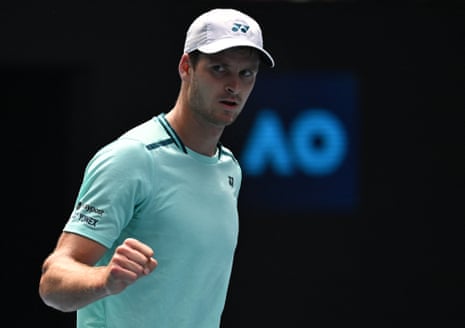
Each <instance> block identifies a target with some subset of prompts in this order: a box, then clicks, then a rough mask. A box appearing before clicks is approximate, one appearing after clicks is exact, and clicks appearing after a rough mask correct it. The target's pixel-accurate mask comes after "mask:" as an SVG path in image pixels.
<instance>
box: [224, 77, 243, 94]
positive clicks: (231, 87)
mask: <svg viewBox="0 0 465 328" xmlns="http://www.w3.org/2000/svg"><path fill="white" fill-rule="evenodd" d="M239 89H240V88H239V81H238V80H237V79H235V78H231V79H230V80H229V81H228V83H227V84H226V86H225V90H226V92H227V93H229V94H232V95H235V94H237V93H238V92H239Z"/></svg>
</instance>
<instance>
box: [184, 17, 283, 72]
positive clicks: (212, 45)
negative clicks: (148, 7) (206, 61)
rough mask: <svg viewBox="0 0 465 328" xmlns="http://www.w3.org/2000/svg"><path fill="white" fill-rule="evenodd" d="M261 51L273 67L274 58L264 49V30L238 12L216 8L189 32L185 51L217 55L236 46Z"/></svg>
mask: <svg viewBox="0 0 465 328" xmlns="http://www.w3.org/2000/svg"><path fill="white" fill-rule="evenodd" d="M239 46H247V47H252V48H255V49H257V50H259V51H260V52H261V53H262V54H263V55H264V56H263V57H264V58H265V59H266V60H267V62H268V65H269V66H270V67H273V66H274V60H273V57H271V55H270V54H269V53H268V51H266V50H265V49H263V38H262V31H261V29H260V26H259V25H258V23H257V22H256V21H255V20H254V19H253V18H252V17H250V16H248V15H246V14H244V13H242V12H240V11H238V10H235V9H212V10H210V11H207V12H206V13H204V14H202V15H200V16H199V17H197V18H196V19H195V20H194V21H193V22H192V24H191V26H190V27H189V29H188V30H187V34H186V42H185V44H184V52H186V53H189V52H192V51H194V50H199V51H200V52H203V53H206V54H213V53H217V52H220V51H223V50H225V49H228V48H232V47H239Z"/></svg>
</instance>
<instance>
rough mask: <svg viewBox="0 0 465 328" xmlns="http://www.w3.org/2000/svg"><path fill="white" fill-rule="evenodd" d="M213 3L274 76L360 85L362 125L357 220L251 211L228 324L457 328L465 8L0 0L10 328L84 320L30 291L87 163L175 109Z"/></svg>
mask: <svg viewBox="0 0 465 328" xmlns="http://www.w3.org/2000/svg"><path fill="white" fill-rule="evenodd" d="M216 6H220V7H229V6H234V7H236V8H238V9H242V10H244V11H246V12H247V13H249V14H250V15H251V16H253V17H254V18H256V19H257V20H258V21H259V22H260V24H261V25H262V29H263V32H264V38H265V46H266V47H267V48H269V49H270V51H271V52H272V53H273V55H274V57H275V59H276V62H277V66H276V69H274V71H273V74H280V72H286V71H288V70H293V71H295V70H300V69H303V70H305V69H329V70H331V69H335V70H337V69H344V70H345V69H350V70H353V71H355V72H357V76H358V78H359V79H360V81H359V82H360V108H359V110H360V117H361V121H360V127H361V128H360V129H361V130H360V145H359V148H360V159H359V160H360V181H359V184H360V186H361V188H360V204H359V205H358V207H357V209H356V210H355V211H352V212H350V213H338V214H335V213H333V214H327V213H319V212H316V211H310V210H309V211H304V212H293V211H291V210H289V212H285V211H280V212H271V211H268V212H267V211H263V212H262V211H251V210H248V207H247V204H241V232H240V239H239V246H238V250H237V257H236V262H235V267H234V272H233V276H232V281H231V289H230V293H229V295H228V299H227V304H226V309H225V312H224V316H223V326H222V327H224V328H226V327H347V326H353V327H425V326H428V327H463V326H464V322H465V320H464V319H465V315H464V306H465V304H464V303H465V302H464V301H465V300H464V296H465V295H464V287H465V286H464V270H463V261H464V238H463V234H464V231H465V230H464V225H463V222H464V218H465V217H464V209H463V207H464V203H465V202H464V186H465V179H464V178H465V175H464V172H463V171H464V168H465V161H464V156H463V155H464V150H465V147H464V144H465V142H464V141H465V135H464V134H465V133H464V130H465V107H464V105H465V94H464V91H465V89H464V87H465V83H464V80H465V51H464V45H465V43H464V41H465V6H464V4H463V2H462V1H437V2H427V1H421V2H420V1H419V2H409V1H405V2H392V3H390V2H386V3H384V4H380V3H377V2H373V3H364V2H345V1H344V2H337V1H327V2H324V1H321V2H318V1H316V2H308V3H297V2H294V3H285V2H266V1H261V2H239V1H236V2H216V3H215V2H210V3H208V2H199V3H196V2H192V3H191V4H184V3H182V2H171V3H168V4H165V3H162V2H161V1H160V2H156V1H140V2H127V4H123V3H120V2H108V3H106V4H103V3H99V4H92V3H90V2H89V3H85V2H65V1H63V2H56V3H54V2H50V1H37V2H22V1H18V2H15V3H14V4H11V5H6V4H2V5H1V6H0V8H1V16H0V83H1V98H0V101H1V102H0V106H1V107H0V108H1V114H2V123H3V124H2V126H3V128H2V132H1V137H2V164H3V177H2V180H3V181H2V186H3V194H2V195H3V196H2V199H3V202H2V208H3V211H2V213H3V225H2V228H3V236H2V237H3V238H2V255H3V256H2V260H3V265H2V275H1V277H2V278H3V279H2V284H3V287H4V290H5V291H6V293H5V292H4V295H9V296H8V297H7V298H5V299H4V301H6V303H7V305H6V307H5V306H4V310H3V311H8V312H9V311H11V312H12V311H15V314H14V316H13V324H12V326H16V327H23V326H27V325H28V323H30V322H33V323H37V325H40V326H41V325H46V326H48V327H71V326H72V324H73V322H74V313H67V314H65V313H60V312H58V311H55V310H53V309H51V308H48V307H46V306H45V305H44V304H43V303H42V302H41V301H40V299H39V297H38V293H37V287H38V280H39V276H40V265H41V263H42V260H43V259H44V258H45V256H46V255H47V254H48V253H49V252H50V251H51V250H52V249H53V247H54V245H55V242H56V239H57V237H58V234H59V233H60V231H61V228H62V226H63V224H64V223H65V221H66V220H67V217H68V215H69V213H70V210H71V207H72V204H73V202H74V198H75V196H76V193H77V188H78V186H79V183H80V181H81V177H82V171H83V169H84V166H85V164H86V163H87V161H88V160H89V159H90V156H91V155H92V154H93V153H94V152H95V151H96V150H97V149H98V148H99V147H100V146H101V145H103V144H105V143H107V142H108V141H110V140H112V139H113V138H114V137H115V136H117V135H119V134H120V133H122V132H124V131H125V130H126V129H128V128H130V127H132V126H134V125H136V124H138V123H140V122H142V121H144V120H146V119H148V118H150V117H151V116H153V115H155V114H157V113H160V112H163V111H167V109H169V108H170V107H171V106H172V105H173V104H174V101H175V99H176V96H177V92H178V88H179V78H178V75H177V64H178V60H179V57H180V55H181V52H182V46H183V42H184V35H185V31H186V29H187V27H188V25H189V24H190V22H191V21H192V19H193V18H194V17H195V16H197V15H198V14H200V13H201V12H202V11H204V10H205V9H209V8H211V7H216ZM258 83H259V82H258ZM335 96H337V95H335ZM235 133H240V131H239V132H238V131H237V130H235V128H234V126H233V127H231V128H230V129H228V130H227V131H226V133H225V135H224V140H223V142H224V143H225V144H227V145H228V144H234V140H235ZM234 150H235V152H237V153H240V149H234ZM246 181H247V179H246V177H245V181H244V188H246V185H247V182H246ZM284 192H286V191H284ZM257 197H259V195H258V194H257ZM8 312H4V318H7V317H8V316H9V313H8ZM22 312H23V314H21V313H22ZM12 313H13V312H12ZM196 328H197V327H196ZM199 328H200V327H199Z"/></svg>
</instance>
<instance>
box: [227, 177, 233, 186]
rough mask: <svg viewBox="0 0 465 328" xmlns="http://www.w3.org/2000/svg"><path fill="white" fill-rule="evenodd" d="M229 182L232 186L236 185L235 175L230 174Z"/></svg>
mask: <svg viewBox="0 0 465 328" xmlns="http://www.w3.org/2000/svg"><path fill="white" fill-rule="evenodd" d="M228 182H229V185H230V186H231V187H234V177H232V176H228Z"/></svg>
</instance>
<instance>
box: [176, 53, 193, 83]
mask: <svg viewBox="0 0 465 328" xmlns="http://www.w3.org/2000/svg"><path fill="white" fill-rule="evenodd" d="M190 65H191V64H190V61H189V55H188V54H183V55H182V56H181V59H180V60H179V65H178V71H179V76H180V77H181V79H182V78H184V77H186V76H188V75H189V68H190Z"/></svg>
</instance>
